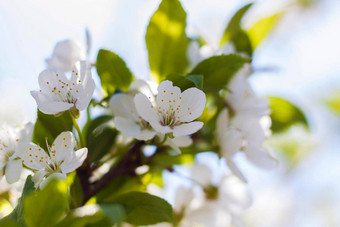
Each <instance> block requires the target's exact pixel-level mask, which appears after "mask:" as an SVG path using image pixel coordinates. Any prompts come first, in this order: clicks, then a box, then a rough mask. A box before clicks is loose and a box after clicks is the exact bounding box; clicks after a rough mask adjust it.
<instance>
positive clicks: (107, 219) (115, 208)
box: [56, 204, 125, 227]
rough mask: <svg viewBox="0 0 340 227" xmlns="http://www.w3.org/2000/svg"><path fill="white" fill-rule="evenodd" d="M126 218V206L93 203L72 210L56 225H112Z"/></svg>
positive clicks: (104, 226)
mask: <svg viewBox="0 0 340 227" xmlns="http://www.w3.org/2000/svg"><path fill="white" fill-rule="evenodd" d="M124 218H125V211H124V208H123V207H122V206H121V205H119V204H92V205H87V206H83V207H80V208H77V209H74V210H72V211H71V212H70V213H69V214H68V215H67V216H66V217H65V218H64V219H63V220H61V221H60V222H59V223H58V224H57V225H56V227H64V226H72V227H85V226H101V227H111V226H112V225H114V224H119V223H121V222H122V220H123V219H124Z"/></svg>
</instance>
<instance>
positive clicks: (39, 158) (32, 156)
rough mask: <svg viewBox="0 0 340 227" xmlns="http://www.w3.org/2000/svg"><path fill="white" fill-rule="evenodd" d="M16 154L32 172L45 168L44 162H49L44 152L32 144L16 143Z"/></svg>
mask: <svg viewBox="0 0 340 227" xmlns="http://www.w3.org/2000/svg"><path fill="white" fill-rule="evenodd" d="M16 154H17V155H18V156H19V157H20V158H21V159H22V160H23V163H24V164H25V165H26V166H27V167H29V168H31V169H34V170H40V169H43V168H45V167H46V161H48V160H49V157H48V155H47V154H46V153H45V151H44V150H43V149H42V148H41V147H39V146H38V145H36V144H34V143H25V142H20V141H19V143H18V147H17V151H16Z"/></svg>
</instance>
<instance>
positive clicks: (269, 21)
mask: <svg viewBox="0 0 340 227" xmlns="http://www.w3.org/2000/svg"><path fill="white" fill-rule="evenodd" d="M282 14H283V12H279V13H275V14H273V15H270V16H268V17H265V18H262V19H261V20H259V21H258V22H256V23H255V24H254V25H253V27H251V28H250V29H249V31H248V35H249V38H250V41H251V45H252V47H253V49H255V48H256V47H257V46H258V45H259V44H260V43H261V42H262V41H263V40H264V39H265V38H266V37H267V36H268V35H269V34H270V32H271V31H272V30H273V28H274V27H275V25H276V24H277V23H278V22H279V20H280V19H281V16H282Z"/></svg>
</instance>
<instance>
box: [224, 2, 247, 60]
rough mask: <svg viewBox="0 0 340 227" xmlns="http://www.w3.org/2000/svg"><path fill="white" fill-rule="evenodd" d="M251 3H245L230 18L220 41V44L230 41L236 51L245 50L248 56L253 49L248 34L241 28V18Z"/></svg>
mask: <svg viewBox="0 0 340 227" xmlns="http://www.w3.org/2000/svg"><path fill="white" fill-rule="evenodd" d="M252 5H253V4H252V3H250V4H247V5H245V6H244V7H242V8H241V9H239V10H238V11H237V12H236V13H235V15H234V16H233V17H232V18H231V20H230V21H229V23H228V25H227V27H226V29H225V30H224V33H223V36H222V39H221V41H220V45H221V46H223V45H224V44H225V43H227V42H232V43H233V44H234V46H235V48H236V51H237V52H246V53H247V54H249V56H251V55H252V52H253V49H252V46H251V42H250V39H249V37H248V34H247V33H246V32H245V31H244V30H243V29H242V28H241V20H242V18H243V16H244V15H245V13H246V12H247V11H248V9H249V8H250V7H251V6H252Z"/></svg>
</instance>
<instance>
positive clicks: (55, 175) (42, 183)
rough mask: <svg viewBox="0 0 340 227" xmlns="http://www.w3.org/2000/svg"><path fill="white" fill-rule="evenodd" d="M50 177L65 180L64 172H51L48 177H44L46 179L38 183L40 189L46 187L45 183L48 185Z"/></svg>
mask: <svg viewBox="0 0 340 227" xmlns="http://www.w3.org/2000/svg"><path fill="white" fill-rule="evenodd" d="M52 179H56V180H65V179H66V174H64V173H52V174H51V175H49V176H48V177H46V179H45V180H44V181H42V182H41V183H40V185H39V188H40V189H44V188H45V187H46V185H48V183H49V182H50V181H51V180H52Z"/></svg>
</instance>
